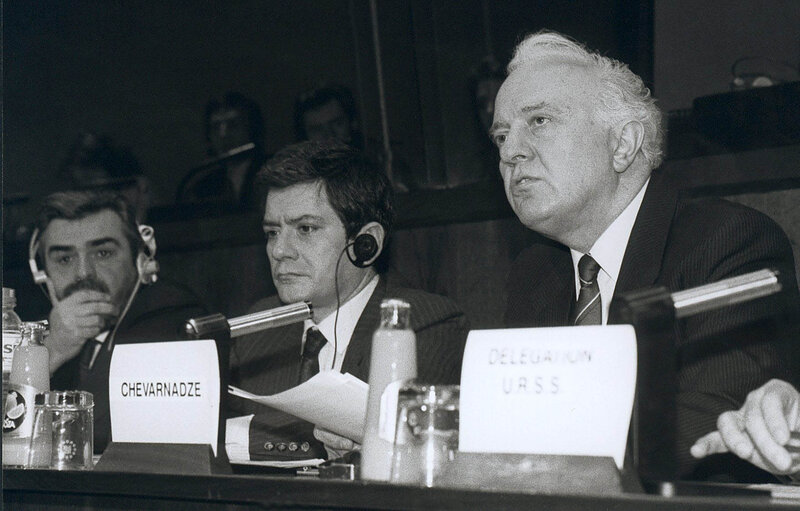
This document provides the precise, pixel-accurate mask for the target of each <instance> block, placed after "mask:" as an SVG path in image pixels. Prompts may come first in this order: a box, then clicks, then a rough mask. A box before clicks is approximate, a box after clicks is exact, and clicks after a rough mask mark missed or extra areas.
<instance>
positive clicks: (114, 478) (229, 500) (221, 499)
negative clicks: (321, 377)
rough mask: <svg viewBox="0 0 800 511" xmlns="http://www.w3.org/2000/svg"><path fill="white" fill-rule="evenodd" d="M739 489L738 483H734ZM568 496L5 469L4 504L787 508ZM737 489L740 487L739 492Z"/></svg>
mask: <svg viewBox="0 0 800 511" xmlns="http://www.w3.org/2000/svg"><path fill="white" fill-rule="evenodd" d="M733 489H737V488H733ZM710 493H720V494H717V495H713V494H706V495H703V496H698V495H676V496H673V497H662V496H659V495H650V494H641V493H639V494H637V493H623V494H619V495H569V494H555V495H554V494H537V493H534V492H532V493H515V492H514V493H512V492H498V491H481V490H462V489H449V488H422V487H414V486H398V485H392V484H384V483H373V482H363V481H342V480H323V479H318V478H316V477H307V476H276V475H209V476H205V475H203V476H191V475H174V474H145V473H121V472H100V471H95V472H91V471H88V472H79V471H63V472H59V471H53V470H16V469H7V470H3V504H4V507H5V508H6V509H47V510H55V509H117V510H128V509H169V510H171V511H177V510H181V509H193V510H194V509H198V510H203V509H209V510H210V509H225V510H244V509H331V510H333V509H365V510H366V509H383V510H399V509H408V510H425V511H433V510H439V509H458V510H461V509H480V510H510V509H548V510H577V509H580V510H595V509H596V510H601V509H602V510H611V509H613V510H637V511H641V510H651V509H653V510H669V509H700V510H731V509H742V510H745V509H773V510H774V509H789V508H798V507H800V500H794V501H792V502H787V501H781V500H776V499H772V498H771V497H770V495H769V493H763V494H762V493H759V494H742V495H735V494H733V493H727V492H725V491H723V492H717V491H712V492H710ZM734 493H735V492H734Z"/></svg>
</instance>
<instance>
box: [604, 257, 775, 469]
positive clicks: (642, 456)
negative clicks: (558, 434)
mask: <svg viewBox="0 0 800 511" xmlns="http://www.w3.org/2000/svg"><path fill="white" fill-rule="evenodd" d="M781 289H782V286H781V283H780V281H779V272H778V271H777V270H770V269H764V270H759V271H755V272H751V273H746V274H744V275H739V276H736V277H731V278H728V279H724V280H721V281H719V282H714V283H711V284H706V285H703V286H698V287H695V288H691V289H687V290H685V291H677V292H674V293H670V292H669V291H667V289H666V288H665V287H663V286H657V287H648V288H644V289H640V290H636V291H631V292H628V293H624V294H623V295H621V296H620V301H619V305H620V307H619V309H618V310H617V311H616V312H617V313H619V316H618V317H617V318H616V319H615V321H614V322H615V323H622V324H626V323H627V324H631V325H633V326H634V328H635V329H636V339H637V351H638V376H637V378H636V400H635V403H634V413H633V418H632V422H631V432H630V440H629V446H630V447H631V453H632V460H631V461H632V462H633V466H634V468H635V470H636V471H637V473H638V475H639V477H640V478H641V479H642V480H643V481H648V482H656V481H674V480H675V478H676V475H677V464H676V460H675V441H676V424H677V421H676V387H677V370H676V361H677V348H676V338H675V321H676V320H677V319H683V318H687V317H690V316H693V315H696V314H700V313H703V312H709V311H713V310H716V309H719V308H722V307H727V306H730V305H734V304H737V303H743V302H747V301H750V300H755V299H757V298H761V297H765V296H768V295H772V294H775V293H778V292H780V291H781ZM626 461H627V460H626Z"/></svg>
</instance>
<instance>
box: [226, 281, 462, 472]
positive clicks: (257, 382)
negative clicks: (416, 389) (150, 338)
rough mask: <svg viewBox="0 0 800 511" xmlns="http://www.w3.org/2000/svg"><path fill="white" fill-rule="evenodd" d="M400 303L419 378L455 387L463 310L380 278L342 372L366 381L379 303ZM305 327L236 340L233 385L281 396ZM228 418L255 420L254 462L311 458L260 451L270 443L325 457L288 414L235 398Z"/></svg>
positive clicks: (272, 303) (267, 302)
mask: <svg viewBox="0 0 800 511" xmlns="http://www.w3.org/2000/svg"><path fill="white" fill-rule="evenodd" d="M389 297H392V298H401V299H404V300H406V301H407V302H409V303H410V304H411V327H412V329H413V330H414V331H415V332H416V337H417V373H418V376H419V378H420V380H421V381H424V382H426V383H458V382H459V379H460V376H461V359H462V356H463V354H464V343H465V342H466V337H467V333H468V332H469V325H468V322H467V319H466V317H465V316H464V314H463V313H462V312H461V310H460V309H459V308H458V307H457V306H456V305H455V304H454V303H453V302H452V301H450V300H449V299H447V298H445V297H442V296H437V295H433V294H430V293H426V292H424V291H420V290H415V289H406V288H399V287H393V286H390V285H387V282H386V279H385V278H384V277H383V276H381V278H380V281H379V283H378V286H377V287H376V288H375V291H374V292H373V293H372V296H371V297H370V299H369V301H368V302H367V305H366V306H365V307H364V311H363V313H362V314H361V318H360V319H359V320H358V323H357V324H356V328H355V330H354V331H353V336H352V338H351V339H350V344H349V345H348V348H347V352H346V353H345V357H344V361H343V362H342V372H343V373H350V374H352V375H353V376H355V377H357V378H359V379H361V380H364V381H367V379H368V376H369V361H370V353H371V348H372V333H373V332H374V331H375V329H376V328H377V327H378V323H379V322H380V304H381V301H382V300H383V299H384V298H389ZM279 305H280V302H279V300H278V298H277V297H276V296H273V297H271V298H267V299H264V300H261V301H259V302H258V303H257V304H256V305H255V306H254V307H253V310H254V311H255V310H264V309H268V308H272V307H277V306H279ZM302 335H303V324H302V323H295V324H293V325H287V326H284V327H279V328H275V329H271V330H265V331H263V332H260V333H257V334H252V335H248V336H244V337H242V338H240V339H237V340H236V341H235V342H234V344H233V346H232V348H231V384H232V385H235V386H237V387H240V388H242V389H244V390H248V391H250V392H253V393H256V394H259V395H265V394H273V393H277V392H281V391H283V390H286V389H289V388H291V387H293V386H295V385H296V384H297V379H298V376H299V371H300V353H301V339H302ZM230 408H231V410H230V414H231V415H232V416H236V415H246V414H251V413H254V414H256V417H255V418H254V419H253V421H252V422H251V427H250V456H251V458H252V459H278V458H289V459H291V458H299V459H304V458H308V457H309V452H308V451H307V452H302V451H294V452H289V451H288V450H284V451H282V452H279V453H276V452H275V451H274V449H270V450H269V451H268V450H266V449H265V448H264V445H265V444H266V443H268V442H270V443H272V445H279V444H281V443H284V444H287V443H292V442H294V443H296V444H298V443H299V445H302V443H303V442H308V443H309V444H311V446H312V449H316V451H311V452H312V453H313V454H316V455H318V456H320V457H324V449H320V447H321V446H320V445H319V444H318V443H316V442H314V441H312V440H313V437H312V436H311V431H312V430H313V425H311V424H308V423H305V422H303V421H299V420H298V419H297V418H295V417H292V416H291V415H288V414H283V413H281V412H278V411H277V410H272V409H269V408H268V407H265V406H262V405H259V404H256V403H253V402H251V401H246V400H242V399H238V398H231V403H230Z"/></svg>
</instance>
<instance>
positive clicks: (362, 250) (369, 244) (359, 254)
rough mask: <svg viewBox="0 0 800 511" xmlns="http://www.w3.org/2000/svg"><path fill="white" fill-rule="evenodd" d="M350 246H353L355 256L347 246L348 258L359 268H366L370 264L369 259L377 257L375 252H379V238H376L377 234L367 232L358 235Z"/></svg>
mask: <svg viewBox="0 0 800 511" xmlns="http://www.w3.org/2000/svg"><path fill="white" fill-rule="evenodd" d="M350 246H352V247H353V254H355V257H354V256H352V255H350V251H349V250H347V247H345V251H346V252H347V258H348V259H350V262H351V263H353V265H355V266H356V267H357V268H366V267H367V266H369V264H368V263H367V261H369V260H370V259H372V258H373V257H375V254H377V253H378V240H376V239H375V236H373V235H372V234H369V233H366V232H365V233H362V234H359V235H358V236H356V239H354V240H353V242H352V243H351V244H350Z"/></svg>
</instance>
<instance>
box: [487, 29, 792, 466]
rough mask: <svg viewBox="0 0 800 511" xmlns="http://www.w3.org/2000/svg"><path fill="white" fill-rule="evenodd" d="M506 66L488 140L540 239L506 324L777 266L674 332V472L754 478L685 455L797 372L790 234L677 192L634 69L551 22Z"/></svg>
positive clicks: (553, 320)
mask: <svg viewBox="0 0 800 511" xmlns="http://www.w3.org/2000/svg"><path fill="white" fill-rule="evenodd" d="M508 71H509V74H508V77H507V78H506V80H505V82H503V85H502V86H501V88H500V91H499V92H498V94H497V100H496V104H495V111H494V123H493V125H492V128H491V136H492V139H493V140H494V142H495V144H496V145H497V147H498V149H499V153H500V174H501V176H502V178H503V182H504V187H505V191H506V195H507V198H508V201H509V203H510V204H511V207H512V209H513V210H514V212H515V213H516V215H517V216H518V217H519V219H520V221H521V222H522V223H523V224H524V225H525V226H526V227H528V228H529V229H531V230H533V231H535V232H536V233H538V234H540V235H541V236H542V237H541V239H540V240H538V241H537V242H535V243H533V244H532V246H530V247H529V248H527V249H525V250H524V251H522V252H521V253H520V255H519V256H518V258H517V259H516V261H515V262H514V265H513V267H512V270H511V272H510V275H509V287H508V289H509V292H508V301H507V304H508V305H507V311H506V317H505V321H506V324H507V325H508V326H511V327H531V326H567V325H589V324H613V323H618V322H620V321H621V319H622V318H620V317H619V315H618V314H617V312H618V310H617V308H616V307H615V303H616V302H617V298H618V297H619V296H620V295H621V294H622V293H626V292H629V291H633V290H637V289H640V288H646V287H649V286H656V285H657V286H664V287H665V288H667V289H668V290H669V291H678V290H682V289H688V288H692V287H696V286H700V285H703V284H708V283H711V282H715V281H718V280H721V279H724V278H727V277H732V276H736V275H741V274H743V273H748V272H751V271H755V270H760V269H762V268H765V267H768V268H775V269H778V271H779V272H780V274H781V275H782V277H783V283H784V292H783V293H782V294H781V295H777V296H776V297H768V298H764V299H761V300H754V301H750V302H746V303H742V304H737V305H734V306H731V307H729V308H726V309H724V310H720V311H713V312H706V313H703V314H698V315H695V316H692V317H689V318H686V319H683V320H681V321H679V322H677V323H676V328H675V333H676V335H675V336H676V342H677V344H676V346H675V347H674V349H675V350H676V351H677V360H676V368H677V381H676V382H675V385H676V391H677V396H676V399H677V410H676V422H677V426H676V427H677V430H676V432H675V437H676V444H675V445H666V446H663V448H664V449H668V450H669V452H670V453H672V454H673V456H672V457H673V459H675V461H676V463H677V467H678V474H677V475H678V476H680V477H686V478H694V479H708V478H714V479H728V480H730V479H734V480H735V479H744V478H750V477H751V475H738V474H736V473H734V470H736V469H737V467H738V468H741V469H742V470H749V469H750V467H749V466H747V465H745V464H737V463H736V461H737V460H735V459H733V458H732V457H729V458H727V459H719V458H718V459H716V460H713V459H710V458H709V459H707V460H703V462H702V463H699V462H698V461H697V460H695V459H694V458H692V456H691V454H690V452H689V449H690V447H691V445H692V444H693V443H694V441H695V440H696V439H697V438H698V437H700V436H702V435H705V434H706V433H708V432H710V431H712V430H713V429H714V428H715V424H716V420H717V417H718V416H719V414H720V413H722V412H724V411H726V410H730V409H731V408H732V407H738V406H741V404H742V403H743V402H744V400H745V397H746V395H747V393H748V392H749V391H750V390H752V389H754V388H756V387H758V386H760V385H762V384H764V383H765V382H766V381H768V380H769V379H771V378H782V379H786V380H790V381H791V379H793V378H796V377H797V372H796V368H797V350H796V348H794V347H793V346H792V340H793V339H794V336H793V335H794V333H793V332H792V328H793V327H794V326H793V324H792V323H793V322H795V319H796V318H797V317H798V310H800V309H799V306H798V301H799V300H800V299H799V298H798V290H797V282H796V278H795V270H794V258H793V255H792V248H791V245H790V244H789V240H788V239H787V237H786V235H785V234H784V233H783V231H782V230H781V228H780V227H779V226H778V225H777V224H776V223H775V222H774V221H772V220H771V219H770V218H768V217H767V216H766V215H763V214H761V213H759V212H757V211H755V210H752V209H750V208H747V207H744V206H740V205H736V204H733V203H730V202H726V201H722V200H714V199H707V200H695V201H692V200H686V199H684V198H681V197H679V195H678V190H677V188H676V186H675V183H671V182H670V179H669V178H668V176H667V175H665V173H664V172H661V171H659V170H657V167H659V165H660V164H661V161H662V159H663V150H662V148H663V129H662V118H661V112H660V111H659V109H658V108H657V106H656V105H655V100H654V99H653V98H652V97H651V95H650V91H649V90H648V89H647V87H645V85H644V83H643V82H642V80H641V79H640V78H639V77H638V76H636V75H635V74H634V73H633V72H631V71H630V69H629V68H628V67H627V66H626V65H625V64H623V63H621V62H618V61H616V60H613V59H611V58H609V57H606V56H604V55H601V54H598V53H596V52H590V51H588V50H587V49H586V48H585V47H584V46H582V45H581V44H579V43H577V42H575V41H573V40H571V39H569V38H567V37H564V36H562V35H561V34H557V33H553V32H549V31H542V32H539V33H536V34H533V35H530V36H528V37H527V38H525V39H524V40H523V41H522V42H521V43H520V44H519V45H518V46H517V48H516V50H515V52H514V56H513V58H512V60H511V62H510V63H509V65H508ZM670 349H671V348H670ZM649 419H652V418H650V417H648V420H649ZM653 420H654V421H655V419H653ZM640 434H641V435H642V437H643V438H644V437H646V435H648V431H640ZM658 441H659V439H658V438H652V435H650V437H648V442H650V443H652V444H653V445H658ZM752 476H754V477H755V476H757V474H752Z"/></svg>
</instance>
